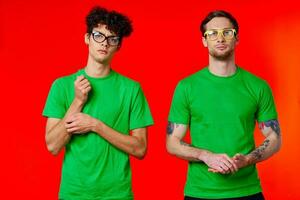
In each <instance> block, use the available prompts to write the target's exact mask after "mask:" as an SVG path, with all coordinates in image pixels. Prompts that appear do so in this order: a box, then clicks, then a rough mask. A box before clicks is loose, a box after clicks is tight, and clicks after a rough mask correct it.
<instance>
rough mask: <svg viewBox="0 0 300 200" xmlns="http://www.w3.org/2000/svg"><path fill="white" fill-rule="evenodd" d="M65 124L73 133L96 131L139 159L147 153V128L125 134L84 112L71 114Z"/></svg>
mask: <svg viewBox="0 0 300 200" xmlns="http://www.w3.org/2000/svg"><path fill="white" fill-rule="evenodd" d="M65 126H66V128H67V131H68V132H69V133H72V134H82V133H86V132H89V131H93V132H96V133H98V134H99V135H100V136H101V137H103V138H104V139H106V140H107V141H108V142H109V143H111V144H112V145H114V146H115V147H117V148H119V149H121V150H122V151H124V152H126V153H128V154H130V155H133V156H134V157H136V158H138V159H142V158H143V157H144V156H145V154H146V150H147V128H138V129H134V130H132V133H131V135H124V134H122V133H120V132H118V131H116V130H114V129H112V128H110V127H109V126H107V125H106V124H104V123H103V122H102V121H100V120H98V119H95V118H93V117H91V116H89V115H87V114H84V113H76V114H74V115H72V116H70V117H69V118H68V119H67V120H66V123H65Z"/></svg>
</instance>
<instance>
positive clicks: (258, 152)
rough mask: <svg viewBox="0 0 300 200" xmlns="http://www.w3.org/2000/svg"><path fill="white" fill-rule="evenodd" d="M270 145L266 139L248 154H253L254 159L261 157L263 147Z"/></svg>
mask: <svg viewBox="0 0 300 200" xmlns="http://www.w3.org/2000/svg"><path fill="white" fill-rule="evenodd" d="M269 145H270V140H269V139H266V140H265V141H264V143H263V144H261V145H260V146H259V147H258V148H256V149H255V150H254V151H252V152H251V153H250V154H251V155H253V157H254V158H255V160H259V159H261V158H262V156H263V153H264V151H265V149H266V148H267V147H268V146H269Z"/></svg>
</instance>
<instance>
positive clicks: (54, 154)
mask: <svg viewBox="0 0 300 200" xmlns="http://www.w3.org/2000/svg"><path fill="white" fill-rule="evenodd" d="M47 149H48V151H49V152H50V153H51V154H52V155H53V156H57V155H58V154H59V150H57V149H56V148H55V147H54V146H53V145H51V144H47Z"/></svg>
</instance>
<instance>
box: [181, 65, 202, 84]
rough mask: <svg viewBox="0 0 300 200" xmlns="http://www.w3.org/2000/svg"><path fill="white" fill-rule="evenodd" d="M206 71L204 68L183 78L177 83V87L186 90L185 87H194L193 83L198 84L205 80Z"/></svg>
mask: <svg viewBox="0 0 300 200" xmlns="http://www.w3.org/2000/svg"><path fill="white" fill-rule="evenodd" d="M206 71H207V68H206V67H205V68H203V69H201V70H199V71H197V72H195V73H193V74H191V75H189V76H187V77H185V78H183V79H182V80H180V81H179V82H178V84H177V87H183V88H187V87H191V86H193V85H195V83H198V82H199V81H201V80H203V79H204V78H205V75H206Z"/></svg>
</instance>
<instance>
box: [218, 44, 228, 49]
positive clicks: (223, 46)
mask: <svg viewBox="0 0 300 200" xmlns="http://www.w3.org/2000/svg"><path fill="white" fill-rule="evenodd" d="M216 48H217V49H219V50H224V49H226V48H227V46H226V45H216Z"/></svg>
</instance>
